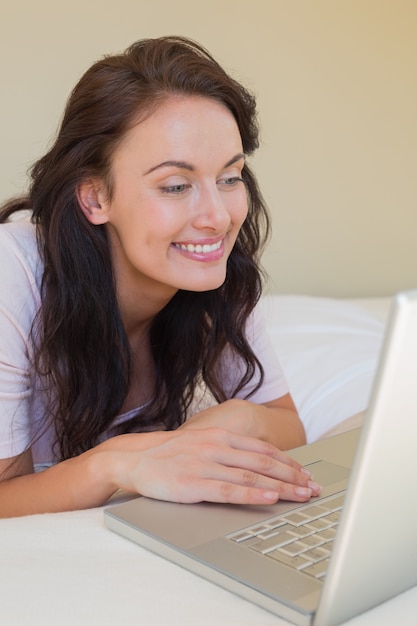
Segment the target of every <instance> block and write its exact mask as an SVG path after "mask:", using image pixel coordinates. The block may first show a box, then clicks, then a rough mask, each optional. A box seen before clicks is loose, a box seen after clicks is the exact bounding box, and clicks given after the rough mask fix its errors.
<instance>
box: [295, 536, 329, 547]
mask: <svg viewBox="0 0 417 626" xmlns="http://www.w3.org/2000/svg"><path fill="white" fill-rule="evenodd" d="M300 542H301V543H302V544H303V545H305V546H306V548H317V546H321V545H322V544H323V543H325V540H324V539H322V538H321V537H318V536H317V535H308V536H307V537H301V539H300Z"/></svg>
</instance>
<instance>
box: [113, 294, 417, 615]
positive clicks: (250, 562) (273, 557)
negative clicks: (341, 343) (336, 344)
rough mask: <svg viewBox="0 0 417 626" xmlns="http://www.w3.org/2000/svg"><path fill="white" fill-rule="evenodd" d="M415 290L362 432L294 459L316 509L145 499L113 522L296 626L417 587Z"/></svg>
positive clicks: (393, 321) (403, 300) (392, 333)
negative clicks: (310, 477) (315, 488)
mask: <svg viewBox="0 0 417 626" xmlns="http://www.w3.org/2000/svg"><path fill="white" fill-rule="evenodd" d="M416 447H417V291H414V292H404V293H401V294H399V295H398V296H396V298H395V299H394V301H393V305H392V310H391V315H390V319H389V323H388V328H387V333H386V338H385V342H384V346H383V349H382V354H381V359H380V364H379V368H378V371H377V375H376V378H375V383H374V389H373V392H372V397H371V402H370V406H369V409H368V411H367V415H366V417H365V422H364V425H363V427H362V429H361V432H359V430H354V431H350V432H347V433H344V434H341V435H337V436H334V437H330V438H328V439H325V440H321V441H318V442H315V443H313V444H309V445H306V446H302V447H300V448H297V449H296V450H294V451H292V452H291V455H292V456H293V457H294V458H296V459H298V460H299V461H301V462H302V463H303V464H304V465H306V466H308V467H309V468H310V469H311V471H312V472H313V474H314V477H315V479H316V480H317V481H318V482H321V483H322V484H323V485H324V489H323V492H322V494H321V495H320V497H319V498H314V501H311V502H310V503H309V504H307V505H306V504H303V505H300V504H299V503H297V504H294V503H289V502H279V503H277V504H276V505H273V506H268V507H250V506H237V505H221V504H211V503H201V504H175V503H169V502H160V501H157V500H152V499H148V498H137V499H134V500H131V501H129V502H126V503H124V504H120V505H115V506H112V507H108V508H107V509H106V510H105V513H104V515H105V523H106V525H107V526H108V527H109V528H110V529H112V530H113V531H115V532H117V533H119V534H121V535H123V536H125V537H127V538H129V539H131V540H133V541H135V542H136V543H138V544H140V545H141V546H143V547H145V548H148V549H149V550H152V551H153V552H156V553H157V554H159V555H161V556H162V557H164V558H167V559H169V560H171V561H173V562H175V563H177V564H178V565H181V566H182V567H184V568H186V569H188V570H191V571H192V572H195V573H196V574H199V575H201V576H203V577H205V578H207V579H209V580H211V581H212V582H214V583H216V584H218V585H220V586H222V587H224V588H226V589H228V590H230V591H232V592H235V593H237V594H239V595H241V596H243V597H244V598H246V599H248V600H250V601H252V602H254V603H256V604H259V605H260V606H262V607H264V608H266V609H268V610H269V611H272V612H273V613H275V614H277V615H279V616H281V617H283V618H285V619H287V620H289V621H292V622H294V623H295V624H299V625H306V624H315V625H316V626H318V625H319V626H332V625H336V624H341V623H342V622H344V621H345V620H347V619H349V618H351V617H353V616H355V615H357V614H359V613H361V612H363V611H366V610H367V609H369V608H370V607H372V606H375V605H376V604H379V603H381V602H383V601H384V600H387V599H388V598H390V597H392V596H394V595H396V594H398V593H400V592H402V591H404V590H405V589H407V588H409V587H412V586H413V585H415V584H417V505H416V501H415V493H416V486H415V484H416V478H417V453H416Z"/></svg>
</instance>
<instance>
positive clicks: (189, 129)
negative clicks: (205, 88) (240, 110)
mask: <svg viewBox="0 0 417 626" xmlns="http://www.w3.org/2000/svg"><path fill="white" fill-rule="evenodd" d="M242 151H243V149H242V140H241V137H240V132H239V128H238V125H237V123H236V120H235V118H234V116H233V114H232V113H231V111H230V110H229V109H228V108H227V107H226V106H225V105H224V104H222V103H220V102H218V101H217V100H213V99H211V98H205V97H202V96H170V97H168V98H167V99H165V100H163V101H162V102H161V103H160V104H159V105H158V106H157V107H156V108H155V109H153V110H152V111H151V113H149V114H148V115H147V116H146V117H145V118H144V119H142V120H141V121H139V122H137V123H136V124H135V125H134V126H133V127H132V128H130V129H129V130H128V131H127V133H126V134H125V136H124V138H123V140H122V142H121V143H120V144H119V146H118V148H117V149H116V151H115V153H114V162H116V163H117V162H118V161H120V160H124V159H129V158H132V157H133V155H136V157H137V158H140V160H141V161H142V160H143V161H146V162H147V163H149V162H150V161H152V160H154V159H161V158H164V159H165V158H172V159H174V158H176V159H188V158H190V157H193V158H197V159H198V157H201V158H204V157H208V156H211V157H212V158H214V157H215V156H218V158H219V160H220V161H222V160H224V162H227V160H228V159H229V158H230V157H231V156H233V155H234V154H236V153H237V152H242Z"/></svg>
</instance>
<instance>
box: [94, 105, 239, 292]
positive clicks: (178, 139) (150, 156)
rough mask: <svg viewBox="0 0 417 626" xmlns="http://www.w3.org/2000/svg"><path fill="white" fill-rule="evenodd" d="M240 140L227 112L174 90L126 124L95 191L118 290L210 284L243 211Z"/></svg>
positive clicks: (221, 275)
mask: <svg viewBox="0 0 417 626" xmlns="http://www.w3.org/2000/svg"><path fill="white" fill-rule="evenodd" d="M243 165H244V155H243V148H242V141H241V137H240V133H239V129H238V126H237V124H236V121H235V119H234V117H233V115H232V114H231V113H230V111H229V110H228V109H227V108H226V107H225V106H223V105H222V104H220V103H218V102H216V101H214V100H211V99H207V98H203V97H199V96H177V97H175V96H173V97H171V98H169V99H167V100H166V101H165V102H164V103H162V104H161V106H160V107H159V108H157V109H156V111H155V112H154V113H152V114H151V115H150V116H149V117H147V118H146V119H145V120H144V121H142V122H140V123H138V124H137V125H136V126H134V127H133V128H132V129H131V130H129V131H128V133H127V134H126V136H125V138H124V139H123V141H122V142H121V144H120V145H119V146H118V148H117V149H116V151H115V153H114V156H113V160H112V177H113V194H112V197H111V200H107V199H106V192H105V190H104V189H103V190H102V191H100V192H99V194H98V200H99V206H100V210H101V212H102V213H101V215H102V216H105V218H104V219H103V222H105V223H106V224H107V228H108V234H109V238H110V244H111V249H112V255H113V262H114V267H115V275H116V280H117V284H118V290H119V293H120V290H121V291H122V292H123V291H126V290H132V291H133V293H137V294H139V293H140V294H141V295H142V296H143V295H146V294H147V295H148V296H149V297H152V295H154V296H156V297H159V298H161V299H162V300H164V299H169V298H171V297H172V296H173V295H174V293H175V292H176V291H177V290H178V289H185V290H189V291H205V290H211V289H216V288H217V287H219V286H220V285H221V284H222V283H223V282H224V280H225V276H226V262H227V258H228V256H229V254H230V252H231V250H232V248H233V245H234V243H235V241H236V237H237V235H238V232H239V229H240V227H241V225H242V223H243V222H244V220H245V218H246V215H247V210H248V206H247V195H246V189H245V185H244V183H243V182H242V180H241V173H242V169H243Z"/></svg>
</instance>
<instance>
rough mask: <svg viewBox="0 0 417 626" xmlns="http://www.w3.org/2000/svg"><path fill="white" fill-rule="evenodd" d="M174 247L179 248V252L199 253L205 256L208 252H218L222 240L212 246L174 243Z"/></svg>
mask: <svg viewBox="0 0 417 626" xmlns="http://www.w3.org/2000/svg"><path fill="white" fill-rule="evenodd" d="M174 245H175V247H176V248H180V249H181V250H186V251H187V252H197V253H199V254H201V253H203V254H207V253H209V252H214V251H215V250H218V249H219V248H220V246H221V245H222V240H220V241H218V242H217V243H213V244H212V245H209V244H208V243H205V244H203V245H202V244H200V243H198V244H197V245H194V244H193V243H188V244H183V243H181V244H179V243H176V244H174Z"/></svg>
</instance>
